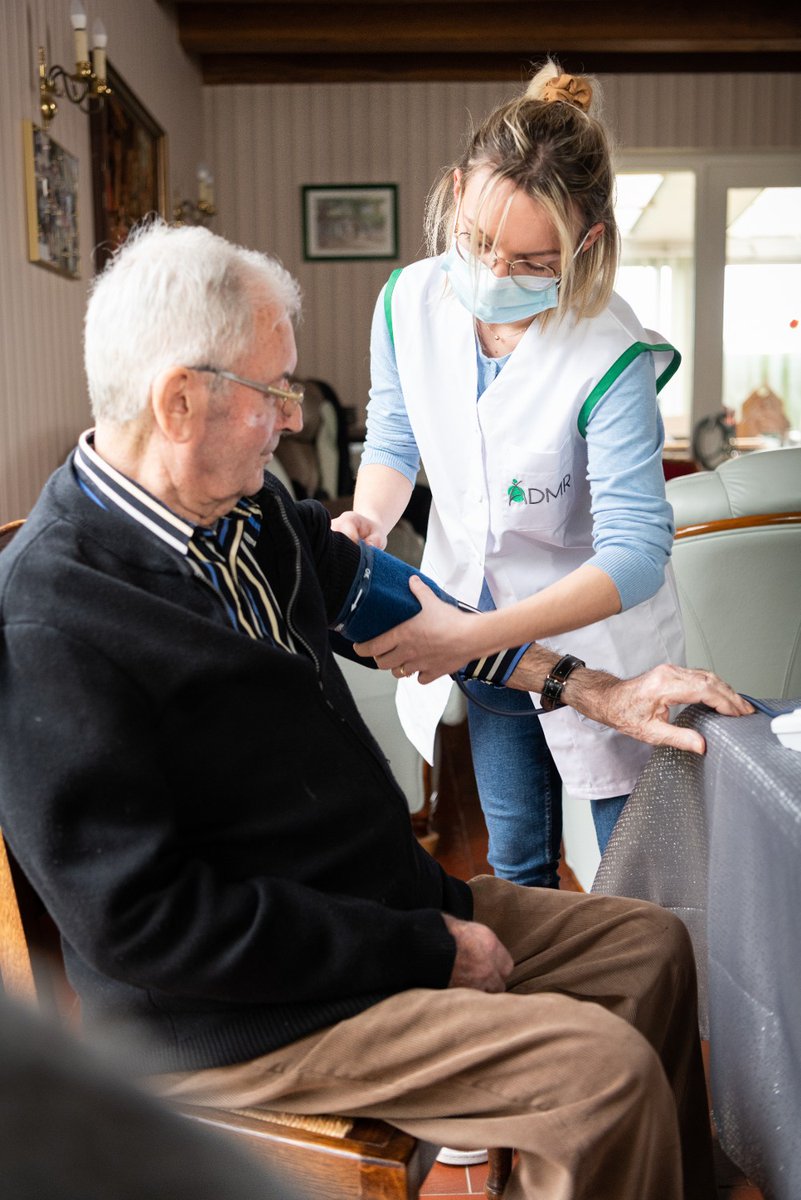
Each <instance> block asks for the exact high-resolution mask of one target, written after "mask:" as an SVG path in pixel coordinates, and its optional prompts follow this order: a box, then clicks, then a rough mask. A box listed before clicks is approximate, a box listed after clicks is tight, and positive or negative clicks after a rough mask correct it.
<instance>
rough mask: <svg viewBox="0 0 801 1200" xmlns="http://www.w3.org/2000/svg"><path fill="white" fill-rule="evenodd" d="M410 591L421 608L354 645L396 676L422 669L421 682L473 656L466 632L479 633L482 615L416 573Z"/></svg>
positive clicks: (366, 656) (449, 672)
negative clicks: (445, 596) (453, 600)
mask: <svg viewBox="0 0 801 1200" xmlns="http://www.w3.org/2000/svg"><path fill="white" fill-rule="evenodd" d="M409 590H410V591H411V592H412V593H413V594H414V596H416V597H417V599H418V600H419V601H420V604H421V605H422V611H421V612H419V613H418V614H417V616H415V617H410V619H409V620H408V621H403V622H402V624H400V625H396V626H395V628H394V629H388V630H387V631H386V632H385V633H381V634H379V636H378V637H375V638H371V639H370V641H369V642H355V643H354V647H353V648H354V650H355V651H356V653H357V654H360V655H361V656H362V657H363V658H374V659H375V661H376V663H377V664H378V666H379V667H380V668H381V670H382V671H391V672H392V674H393V675H394V676H395V677H396V678H397V679H400V677H401V676H402V675H413V674H414V673H415V672H419V676H418V677H419V680H420V682H421V683H431V681H432V680H434V679H438V678H439V676H440V675H450V674H451V672H453V671H458V670H459V668H460V667H463V666H464V665H465V663H466V662H469V660H470V659H471V658H473V657H474V655H472V654H471V653H470V643H469V642H468V637H467V635H468V634H473V635H475V633H476V632H477V628H476V622H477V620H480V615H479V616H476V614H474V613H465V612H462V611H461V609H458V608H456V607H455V606H454V605H453V604H446V602H445V601H444V600H440V599H439V597H438V596H435V595H434V593H433V592H432V591H431V588H430V587H428V586H427V585H426V584H425V583H423V581H422V579H420V578H418V576H417V575H412V577H411V578H410V580H409Z"/></svg>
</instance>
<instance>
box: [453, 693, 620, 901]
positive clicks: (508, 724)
mask: <svg viewBox="0 0 801 1200" xmlns="http://www.w3.org/2000/svg"><path fill="white" fill-rule="evenodd" d="M467 688H468V691H470V692H474V693H475V694H476V695H477V696H478V698H479V699H480V700H483V701H484V703H485V704H491V705H492V706H493V707H494V708H500V709H502V710H503V712H504V713H513V712H517V713H520V712H526V711H530V710H531V709H532V707H533V706H532V703H531V697H530V696H529V694H528V692H516V691H513V690H512V689H511V688H510V689H509V690H508V691H507V690H501V689H498V690H494V689H492V688H488V687H487V686H486V684H482V683H468V684H467ZM467 719H468V724H469V727H470V748H471V750H472V753H473V770H474V772H475V776H476V784H477V785H478V795H479V799H480V801H481V808H482V811H483V813H484V820H485V822H486V825H487V832H488V833H489V850H488V853H487V857H488V860H489V862H490V865H491V866H492V869H493V871H494V872H495V874H496V875H498V876H499V877H500V878H501V879H511V880H513V881H514V882H515V883H522V884H524V885H525V886H527V887H553V888H555V887H558V886H559V878H558V875H557V870H558V866H559V852H560V848H561V844H562V780H561V777H560V775H559V772H558V771H557V769H556V764H555V763H554V761H553V757H552V756H551V752H550V750H549V749H548V743H547V742H546V740H545V734H544V733H543V732H542V726H541V724H540V718H539V717H535V716H531V717H525V718H524V717H513V716H496V715H495V714H493V713H488V712H485V711H484V710H483V709H481V708H478V706H477V705H475V704H468V712H467ZM544 719H545V720H546V721H547V720H548V718H547V717H545V718H544ZM627 799H628V797H627V796H611V797H609V798H608V799H599V800H592V801H591V805H592V817H593V823H594V825H595V836H596V837H597V839H598V847H599V849H600V851H601V853H602V854H603V852H604V850H605V848H606V843H607V842H608V841H609V837H610V834H611V833H612V830H613V828H614V825H615V821H616V820H617V818H618V816H619V815H620V811H621V809H622V808H623V805H624V804H625V803H626V800H627Z"/></svg>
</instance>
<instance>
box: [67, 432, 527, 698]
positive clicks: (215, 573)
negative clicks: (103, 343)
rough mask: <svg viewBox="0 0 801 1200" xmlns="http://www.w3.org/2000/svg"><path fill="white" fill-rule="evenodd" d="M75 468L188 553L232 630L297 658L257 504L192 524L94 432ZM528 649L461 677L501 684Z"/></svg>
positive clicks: (82, 442) (475, 665) (479, 664)
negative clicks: (262, 546) (260, 542)
mask: <svg viewBox="0 0 801 1200" xmlns="http://www.w3.org/2000/svg"><path fill="white" fill-rule="evenodd" d="M74 465H75V472H76V475H77V478H78V483H79V484H80V486H81V487H82V488H83V490H84V491H85V492H86V494H87V495H88V496H89V497H90V499H91V500H93V501H94V502H95V504H99V505H100V507H101V508H106V509H107V508H115V509H117V510H119V511H120V512H123V513H124V514H125V515H126V516H128V517H130V518H131V519H132V520H134V521H136V522H138V524H139V525H141V526H142V527H143V528H144V529H146V530H147V531H148V532H149V533H150V534H151V535H152V536H154V537H157V538H159V539H160V540H161V541H162V542H164V543H165V545H167V546H169V547H170V548H171V549H172V550H175V551H177V553H179V554H182V555H184V556H185V558H186V559H187V561H188V563H189V565H190V566H191V568H192V570H193V571H194V573H195V574H196V575H197V576H198V578H199V579H200V580H202V581H203V583H205V584H206V585H208V586H209V587H211V588H212V589H213V591H214V592H215V593H216V594H217V596H218V597H219V598H220V600H221V601H222V603H223V605H224V606H225V611H226V613H227V616H228V620H229V621H230V622H231V625H232V626H233V627H234V629H236V630H238V631H239V632H240V633H244V634H246V635H247V636H248V637H251V638H254V639H255V640H261V639H269V640H270V641H271V642H273V643H274V644H275V645H276V646H280V647H282V648H283V649H284V650H288V651H290V652H291V653H297V648H296V646H295V644H294V642H293V640H292V636H291V634H290V632H289V629H288V628H287V624H286V621H285V619H284V616H283V613H282V612H281V609H280V607H279V605H278V601H277V600H276V598H275V595H274V593H273V590H272V588H271V587H270V584H269V582H268V580H267V578H266V576H265V575H264V572H263V571H262V569H261V567H260V566H259V564H258V562H257V561H256V558H255V556H254V554H253V547H254V546H255V544H256V540H257V538H258V536H259V531H260V529H261V522H262V512H261V508H260V507H259V505H258V504H257V503H256V501H255V500H251V499H249V498H248V497H242V499H240V500H239V501H237V503H236V504H235V505H234V507H233V508H232V509H231V511H230V512H229V513H226V515H225V516H224V517H220V518H219V520H217V521H216V522H215V523H214V525H211V526H208V527H206V526H203V525H194V524H193V523H192V522H191V521H187V520H186V519H185V518H184V517H179V516H178V515H177V514H176V513H174V512H172V510H171V509H169V508H167V506H166V505H165V504H162V502H161V501H160V500H157V499H156V498H155V496H152V495H151V494H150V492H147V491H146V490H145V489H144V488H143V487H141V486H140V485H139V484H138V483H135V482H134V481H133V480H132V479H129V478H128V476H126V475H122V474H121V473H120V472H119V471H117V470H115V469H114V467H112V466H110V464H109V463H107V462H106V461H105V460H104V459H102V458H101V457H100V455H99V454H98V453H97V451H96V450H95V448H94V431H93V430H91V429H90V430H88V431H87V432H85V433H82V434H81V436H80V439H79V441H78V446H77V448H76V450H75V458H74ZM461 607H466V606H461ZM528 645H530V643H527V645H526V646H521V647H516V648H515V649H513V650H503V651H501V652H500V653H499V654H492V655H489V656H488V657H486V658H480V659H474V660H473V662H471V663H468V665H467V666H466V667H465V668H464V669H463V670H462V671H460V672H459V674H460V675H461V676H462V678H463V679H480V680H481V681H482V682H484V683H488V684H494V685H495V686H496V687H502V686H503V685H504V684H505V683H506V681H507V680H508V678H509V676H510V675H511V674H512V672H513V671H514V669H515V667H516V666H517V664H518V662H519V661H520V659H521V658H522V656H523V654H524V653H525V651H526V649H527V648H528Z"/></svg>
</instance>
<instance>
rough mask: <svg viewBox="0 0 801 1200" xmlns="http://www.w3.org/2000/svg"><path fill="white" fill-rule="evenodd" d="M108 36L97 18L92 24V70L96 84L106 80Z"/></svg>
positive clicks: (103, 82)
mask: <svg viewBox="0 0 801 1200" xmlns="http://www.w3.org/2000/svg"><path fill="white" fill-rule="evenodd" d="M107 45H108V36H107V34H106V27H105V25H104V24H103V22H102V21H101V20H100V19H99V18H98V20H96V21H95V23H94V25H93V26H92V70H93V71H94V74H95V78H96V80H97V83H98V84H105V82H106V46H107Z"/></svg>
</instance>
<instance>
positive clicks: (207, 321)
mask: <svg viewBox="0 0 801 1200" xmlns="http://www.w3.org/2000/svg"><path fill="white" fill-rule="evenodd" d="M264 304H274V305H275V306H276V307H277V308H278V309H279V310H280V311H282V312H284V313H285V314H286V315H287V317H289V319H290V320H295V319H296V318H297V317H298V316H299V314H300V287H299V285H298V283H297V281H296V280H295V279H293V277H292V276H291V275H290V274H289V272H288V271H287V270H285V268H284V267H283V266H282V265H281V264H280V263H279V262H278V261H277V260H276V259H274V258H270V257H269V256H268V255H266V254H260V253H258V252H257V251H255V250H247V249H245V248H244V247H242V246H236V245H234V244H233V243H232V242H228V241H226V240H225V239H224V238H221V237H217V236H216V235H215V234H213V233H211V232H210V231H209V230H208V229H203V228H200V227H191V226H180V227H175V226H171V225H167V224H166V223H165V222H164V221H161V220H156V221H153V222H151V223H149V224H147V225H143V226H140V227H139V228H138V229H136V230H134V232H133V233H132V234H131V235H130V236H129V238H128V239H127V241H126V242H125V243H124V245H123V246H121V247H120V249H119V250H118V251H117V252H116V253H115V255H114V257H113V258H112V259H111V260H110V262H109V263H108V265H107V266H106V267H105V269H104V270H103V271H102V273H101V274H100V275H99V276H98V277H97V279H96V280H95V282H94V284H93V286H92V291H91V295H90V299H89V305H88V307H87V310H86V321H85V327H84V363H85V367H86V376H87V380H88V383H89V396H90V398H91V401H92V411H93V413H94V416H95V419H103V420H107V421H112V422H114V423H117V424H122V423H123V422H126V421H131V420H134V419H135V418H137V417H139V416H140V415H141V414H142V413H143V412H144V411H145V409H146V407H147V403H148V398H149V395H150V388H151V385H152V383H153V380H154V379H155V378H156V376H157V375H158V374H159V373H160V372H161V371H163V370H166V369H168V368H170V367H174V366H187V367H191V366H201V365H202V366H206V365H208V366H216V367H223V368H228V369H231V368H232V367H233V366H234V364H236V362H237V360H238V359H240V358H241V357H242V356H243V355H244V354H245V353H246V351H247V350H248V348H249V343H250V340H251V338H252V334H253V318H254V315H255V310H256V308H257V307H260V306H261V305H264Z"/></svg>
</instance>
